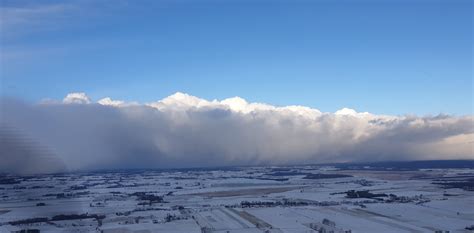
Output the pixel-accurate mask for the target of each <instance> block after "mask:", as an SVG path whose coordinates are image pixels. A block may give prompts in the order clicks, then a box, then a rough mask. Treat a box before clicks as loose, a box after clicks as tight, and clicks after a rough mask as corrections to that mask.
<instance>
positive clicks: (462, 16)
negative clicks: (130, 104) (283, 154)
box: [0, 0, 473, 115]
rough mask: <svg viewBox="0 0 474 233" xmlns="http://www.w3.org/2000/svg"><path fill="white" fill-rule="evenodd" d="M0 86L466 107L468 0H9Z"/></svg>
mask: <svg viewBox="0 0 474 233" xmlns="http://www.w3.org/2000/svg"><path fill="white" fill-rule="evenodd" d="M1 3H2V5H1V8H2V14H1V26H2V28H1V54H2V55H1V67H0V68H1V70H0V75H1V85H2V86H1V92H2V95H6V96H13V97H19V98H23V99H26V100H28V101H39V100H41V99H43V98H54V99H62V98H63V97H64V96H65V95H66V94H67V93H69V92H76V91H81V92H86V93H87V94H88V95H89V96H91V97H92V98H93V99H98V98H102V97H106V96H108V97H111V98H113V99H121V100H127V101H139V102H151V101H155V100H159V99H162V98H163V97H166V96H168V95H170V94H173V93H174V92H177V91H181V92H185V93H189V94H191V95H195V96H198V97H201V98H206V99H223V98H227V97H233V96H240V97H242V98H245V99H247V100H248V101H252V102H264V103H269V104H273V105H293V104H296V105H305V106H310V107H313V108H317V109H320V110H321V111H331V112H333V111H336V110H338V109H341V108H343V107H349V108H354V109H356V110H358V111H369V112H373V113H381V114H419V115H425V114H438V113H446V114H455V115H464V114H472V110H473V94H472V93H473V80H472V79H473V77H472V72H473V69H472V66H473V60H472V59H473V58H472V55H473V50H472V48H473V38H472V27H473V19H472V10H473V3H472V1H470V0H465V1H464V0H445V1H437V0H433V1H428V0H413V1H408V0H400V1H392V0H382V1H375V0H374V1H349V0H348V1H340V0H335V1H323V0H319V1H318V0H315V1H260V0H255V1H244V0H242V1H237V0H223V1H200V0H197V1H186V0H176V1H171V0H170V1H6V0H2V2H1Z"/></svg>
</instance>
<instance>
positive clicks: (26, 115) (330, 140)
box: [0, 92, 474, 173]
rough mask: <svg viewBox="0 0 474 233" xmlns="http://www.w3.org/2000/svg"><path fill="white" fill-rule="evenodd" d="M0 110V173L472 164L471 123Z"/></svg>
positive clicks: (63, 106)
mask: <svg viewBox="0 0 474 233" xmlns="http://www.w3.org/2000/svg"><path fill="white" fill-rule="evenodd" d="M0 110H1V111H2V113H1V124H2V126H1V128H0V140H1V141H0V152H1V155H0V156H1V158H0V172H17V173H36V172H57V171H76V170H95V169H122V168H170V167H196V166H226V165H258V164H301V163H324V162H349V161H351V162H352V161H381V160H422V159H466V158H467V159H474V153H473V141H474V127H473V122H474V117H473V116H472V115H469V116H449V115H438V116H425V117H418V116H408V115H407V116H388V115H375V114H371V113H367V112H363V113H360V112H356V111H354V110H352V109H347V108H345V109H342V110H339V111H337V112H335V113H324V112H320V111H319V110H317V109H312V108H308V107H304V106H286V107H275V106H272V105H268V104H261V103H248V102H247V101H245V100H244V99H242V98H239V97H234V98H229V99H225V100H222V101H217V100H213V101H208V100H204V99H201V98H198V97H194V96H190V95H187V94H183V93H179V92H178V93H176V94H174V95H171V96H169V97H167V98H165V99H163V100H160V101H157V102H153V103H147V104H139V103H127V102H124V101H118V100H112V99H111V98H104V99H101V100H98V101H97V102H95V103H94V102H93V101H92V100H91V99H90V98H89V97H88V96H87V95H86V94H84V93H71V94H68V95H67V96H66V97H65V99H64V100H63V101H62V102H59V101H56V102H55V101H48V102H44V103H40V104H28V103H24V102H21V101H18V100H13V99H6V98H4V99H2V103H1V109H0Z"/></svg>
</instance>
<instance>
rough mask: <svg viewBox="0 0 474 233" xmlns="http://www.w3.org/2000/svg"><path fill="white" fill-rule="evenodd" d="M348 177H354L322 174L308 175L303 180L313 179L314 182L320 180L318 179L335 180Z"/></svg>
mask: <svg viewBox="0 0 474 233" xmlns="http://www.w3.org/2000/svg"><path fill="white" fill-rule="evenodd" d="M346 177H352V176H351V175H345V174H322V173H317V174H308V175H306V176H305V177H303V179H312V180H318V179H334V178H346Z"/></svg>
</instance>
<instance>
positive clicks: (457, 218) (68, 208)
mask: <svg viewBox="0 0 474 233" xmlns="http://www.w3.org/2000/svg"><path fill="white" fill-rule="evenodd" d="M307 173H313V174H327V175H342V174H346V175H351V176H350V177H347V176H346V177H330V176H328V177H327V178H325V177H322V178H321V177H320V179H305V176H306V174H307ZM460 174H462V176H463V177H466V174H467V176H474V170H469V169H444V170H443V169H436V170H420V171H405V172H404V171H377V172H372V171H357V170H350V171H343V170H340V171H339V170H337V169H334V168H331V167H317V166H314V167H312V166H304V167H286V168H276V167H245V168H236V169H229V170H213V171H207V170H202V171H199V170H191V171H185V170H179V171H136V172H102V173H84V174H79V173H76V174H61V175H41V176H34V177H33V176H31V177H17V176H10V175H3V176H2V177H0V178H1V179H0V181H2V184H0V232H1V233H3V232H12V231H14V230H15V229H16V230H21V229H39V230H40V232H104V233H105V232H170V233H175V232H180V233H193V232H216V233H217V232H219V233H220V232H222V233H227V232H229V233H231V232H244V233H254V232H255V233H257V232H279V233H281V232H285V233H286V232H295V233H305V232H318V230H317V229H320V227H321V226H322V227H327V228H328V229H336V230H340V232H344V231H348V230H351V232H360V233H366V232H394V233H395V232H435V231H437V230H443V231H450V232H472V231H470V230H468V229H466V228H467V227H470V226H471V225H473V224H474V191H468V189H459V188H456V189H445V188H443V187H442V186H440V185H437V184H433V182H436V181H437V180H439V179H440V178H443V177H449V179H453V178H452V177H456V176H457V175H459V176H460V177H461V175H460ZM427 177H428V178H427ZM454 179H457V178H454ZM459 179H461V180H462V178H459ZM349 190H355V191H356V192H357V191H368V193H369V194H370V195H372V194H375V195H376V196H360V197H359V198H349V194H348V193H347V192H348V191H349ZM361 193H363V192H361ZM384 194H385V195H384ZM358 195H359V194H358ZM377 195H378V196H377ZM323 221H324V223H323Z"/></svg>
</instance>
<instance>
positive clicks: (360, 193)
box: [346, 190, 387, 198]
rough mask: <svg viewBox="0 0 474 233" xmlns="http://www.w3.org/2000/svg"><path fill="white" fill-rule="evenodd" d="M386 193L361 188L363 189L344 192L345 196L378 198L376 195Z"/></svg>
mask: <svg viewBox="0 0 474 233" xmlns="http://www.w3.org/2000/svg"><path fill="white" fill-rule="evenodd" d="M386 196H387V194H385V193H379V194H375V193H371V192H369V191H368V190H363V191H355V190H349V191H347V192H346V197H347V198H378V197H386Z"/></svg>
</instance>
